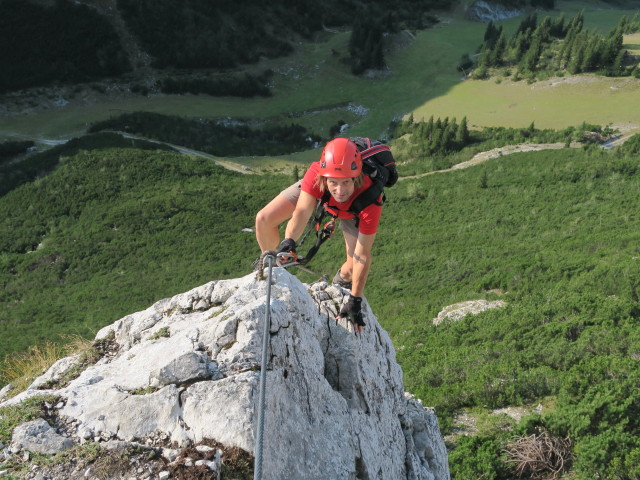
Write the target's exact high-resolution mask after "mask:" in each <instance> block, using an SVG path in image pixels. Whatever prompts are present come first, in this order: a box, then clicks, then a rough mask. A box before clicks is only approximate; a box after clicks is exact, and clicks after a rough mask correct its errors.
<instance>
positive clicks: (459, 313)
mask: <svg viewBox="0 0 640 480" xmlns="http://www.w3.org/2000/svg"><path fill="white" fill-rule="evenodd" d="M506 305H507V303H506V302H504V301H502V300H496V301H495V302H490V301H488V300H469V301H467V302H460V303H454V304H453V305H449V306H447V307H445V308H443V309H442V311H440V313H438V316H437V317H436V318H434V319H433V320H432V322H433V324H434V325H440V323H442V322H443V321H445V320H452V321H457V320H461V319H462V318H464V317H465V316H466V315H469V314H472V315H477V314H478V313H480V312H484V311H485V310H490V309H492V308H501V307H504V306H506Z"/></svg>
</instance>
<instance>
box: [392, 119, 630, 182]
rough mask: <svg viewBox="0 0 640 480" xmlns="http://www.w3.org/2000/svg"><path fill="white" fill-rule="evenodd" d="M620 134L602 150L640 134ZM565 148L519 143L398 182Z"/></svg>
mask: <svg viewBox="0 0 640 480" xmlns="http://www.w3.org/2000/svg"><path fill="white" fill-rule="evenodd" d="M620 130H621V132H622V133H620V134H619V135H617V136H615V137H613V138H611V139H610V140H608V141H606V142H605V143H603V144H602V145H601V147H602V148H604V149H611V148H614V147H619V146H620V145H622V144H623V143H624V142H626V141H627V140H628V139H629V138H631V137H632V136H633V135H636V134H638V133H640V127H638V125H631V126H627V128H625V129H620ZM581 146H582V143H580V142H571V145H570V147H571V148H579V147H581ZM564 147H565V143H564V142H557V143H520V144H518V145H506V146H504V147H499V148H494V149H492V150H487V151H486V152H480V153H477V154H475V155H474V156H473V158H471V160H467V161H466V162H462V163H458V164H456V165H454V166H452V167H451V168H446V169H444V170H433V171H431V172H426V173H421V174H418V175H411V176H408V177H401V178H400V179H399V180H408V179H410V178H421V177H425V176H427V175H432V174H434V173H444V172H451V171H453V170H460V169H463V168H469V167H473V166H475V165H478V164H480V163H483V162H486V161H487V160H490V159H492V158H498V157H502V156H504V155H511V154H512V153H520V152H534V151H538V150H559V149H561V148H564Z"/></svg>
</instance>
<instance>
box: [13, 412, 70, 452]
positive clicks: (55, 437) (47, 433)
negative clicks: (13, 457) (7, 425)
mask: <svg viewBox="0 0 640 480" xmlns="http://www.w3.org/2000/svg"><path fill="white" fill-rule="evenodd" d="M72 446H73V442H72V441H71V440H70V439H68V438H65V437H63V436H62V435H59V434H58V433H57V432H56V431H55V430H54V429H53V427H51V426H50V425H49V424H48V423H47V422H46V420H43V419H42V418H40V419H38V420H34V421H32V422H27V423H23V424H22V425H18V426H17V427H16V428H15V429H14V430H13V434H12V436H11V446H10V449H11V451H12V452H19V451H21V450H29V451H30V452H37V453H45V454H54V453H58V452H62V451H63V450H67V449H68V448H71V447H72Z"/></svg>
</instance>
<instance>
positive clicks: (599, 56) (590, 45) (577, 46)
mask: <svg viewBox="0 0 640 480" xmlns="http://www.w3.org/2000/svg"><path fill="white" fill-rule="evenodd" d="M583 27H584V15H583V14H579V15H577V16H575V17H573V18H571V19H569V20H568V21H566V20H565V18H564V16H559V17H557V18H556V19H552V18H551V17H544V19H543V20H542V21H541V22H539V23H538V15H537V13H531V14H529V15H527V16H526V17H525V18H524V19H523V20H522V22H521V23H520V25H519V27H518V29H517V30H516V31H515V33H514V34H513V35H512V36H511V37H510V38H507V37H506V35H505V33H504V31H503V29H502V26H496V25H494V23H493V22H490V23H489V24H488V25H487V29H486V31H485V34H484V41H483V43H482V45H481V47H480V49H479V54H478V60H477V62H476V65H475V69H474V70H473V71H472V73H471V75H472V76H473V78H485V77H486V76H487V75H488V73H489V71H490V70H491V69H499V70H502V71H509V69H512V68H515V69H516V72H515V73H514V75H513V76H514V78H516V79H517V78H522V77H526V78H529V79H535V78H536V73H538V76H540V74H541V72H542V75H547V76H548V75H550V74H556V75H562V74H564V72H566V73H568V74H571V75H575V74H579V73H585V72H599V73H601V74H604V75H608V76H626V75H633V76H636V77H640V69H638V66H637V62H629V61H628V58H627V57H628V54H627V52H626V51H625V50H624V49H623V48H622V45H623V44H622V36H623V35H625V34H629V33H635V32H638V31H640V13H637V14H636V15H635V16H634V17H632V18H627V17H622V18H621V19H620V22H619V23H618V25H617V26H616V27H615V28H614V29H613V30H612V31H611V32H610V33H609V34H608V35H601V34H599V33H597V32H594V31H588V30H585V29H584V28H583ZM473 65H474V62H472V61H471V59H470V57H469V55H466V56H464V57H463V58H462V60H461V62H460V64H459V66H458V68H459V70H461V71H466V70H469V69H471V67H472V66H473Z"/></svg>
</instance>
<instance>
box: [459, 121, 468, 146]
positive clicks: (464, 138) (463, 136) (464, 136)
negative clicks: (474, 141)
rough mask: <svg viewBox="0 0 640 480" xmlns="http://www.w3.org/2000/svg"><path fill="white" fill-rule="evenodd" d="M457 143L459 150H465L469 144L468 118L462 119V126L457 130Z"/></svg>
mask: <svg viewBox="0 0 640 480" xmlns="http://www.w3.org/2000/svg"><path fill="white" fill-rule="evenodd" d="M456 143H457V144H458V147H459V148H463V147H464V146H466V145H467V144H468V143H469V128H468V127H467V117H466V116H464V117H462V120H461V121H460V125H458V129H457V130H456Z"/></svg>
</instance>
